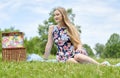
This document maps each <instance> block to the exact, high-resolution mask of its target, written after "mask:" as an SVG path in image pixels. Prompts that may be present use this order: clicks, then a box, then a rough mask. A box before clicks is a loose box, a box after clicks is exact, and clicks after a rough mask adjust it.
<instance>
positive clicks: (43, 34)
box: [38, 9, 81, 54]
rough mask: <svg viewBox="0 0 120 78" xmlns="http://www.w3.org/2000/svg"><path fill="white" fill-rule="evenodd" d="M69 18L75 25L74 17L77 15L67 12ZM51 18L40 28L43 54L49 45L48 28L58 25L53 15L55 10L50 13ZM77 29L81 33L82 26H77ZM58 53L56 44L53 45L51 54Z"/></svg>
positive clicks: (70, 10) (69, 10)
mask: <svg viewBox="0 0 120 78" xmlns="http://www.w3.org/2000/svg"><path fill="white" fill-rule="evenodd" d="M67 13H68V16H69V18H70V20H71V22H72V23H73V24H74V17H75V14H73V13H72V9H68V10H67ZM49 15H50V17H49V18H48V20H45V21H44V23H43V25H41V24H40V25H39V27H38V31H39V35H40V41H41V42H40V47H41V46H42V47H41V52H42V53H44V50H45V45H46V43H47V35H48V28H49V26H50V25H56V22H55V20H54V15H53V10H52V11H51V12H50V13H49ZM77 29H78V31H79V32H81V30H80V26H77ZM56 52H57V48H56V46H55V44H53V47H52V50H51V54H56Z"/></svg>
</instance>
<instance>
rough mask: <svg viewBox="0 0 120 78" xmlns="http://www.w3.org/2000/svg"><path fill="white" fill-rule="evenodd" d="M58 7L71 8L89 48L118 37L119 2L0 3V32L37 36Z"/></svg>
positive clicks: (50, 0)
mask: <svg viewBox="0 0 120 78" xmlns="http://www.w3.org/2000/svg"><path fill="white" fill-rule="evenodd" d="M57 6H62V7H64V8H66V9H68V8H72V10H73V13H74V14H75V15H76V16H75V24H76V25H81V30H82V33H81V40H82V42H83V43H86V44H88V45H90V46H91V47H92V48H93V47H94V45H95V44H96V43H102V44H105V43H106V42H107V40H108V39H109V37H110V35H111V34H113V33H118V34H120V0H0V29H2V30H3V29H5V28H10V27H11V26H13V27H15V29H19V30H20V31H22V32H24V33H25V37H28V38H30V37H34V36H38V25H39V24H43V21H44V20H46V19H48V17H49V12H50V11H51V10H52V9H53V8H54V7H57Z"/></svg>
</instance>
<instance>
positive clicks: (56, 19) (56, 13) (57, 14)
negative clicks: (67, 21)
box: [54, 10, 62, 23]
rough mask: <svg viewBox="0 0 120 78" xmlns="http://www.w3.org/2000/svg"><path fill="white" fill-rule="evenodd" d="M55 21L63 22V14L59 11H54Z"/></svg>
mask: <svg viewBox="0 0 120 78" xmlns="http://www.w3.org/2000/svg"><path fill="white" fill-rule="evenodd" d="M54 20H55V22H56V23H60V22H62V14H61V13H60V12H59V11H58V10H55V11H54Z"/></svg>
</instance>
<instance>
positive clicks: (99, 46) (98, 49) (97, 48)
mask: <svg viewBox="0 0 120 78" xmlns="http://www.w3.org/2000/svg"><path fill="white" fill-rule="evenodd" d="M94 49H95V51H96V52H97V53H96V55H99V56H100V57H101V55H102V53H103V52H104V49H105V46H104V45H103V44H100V43H97V44H96V45H95V48H94Z"/></svg>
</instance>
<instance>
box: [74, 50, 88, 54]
mask: <svg viewBox="0 0 120 78" xmlns="http://www.w3.org/2000/svg"><path fill="white" fill-rule="evenodd" d="M75 52H80V53H81V54H84V55H88V53H87V52H86V50H84V49H83V48H77V49H76V50H75Z"/></svg>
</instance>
